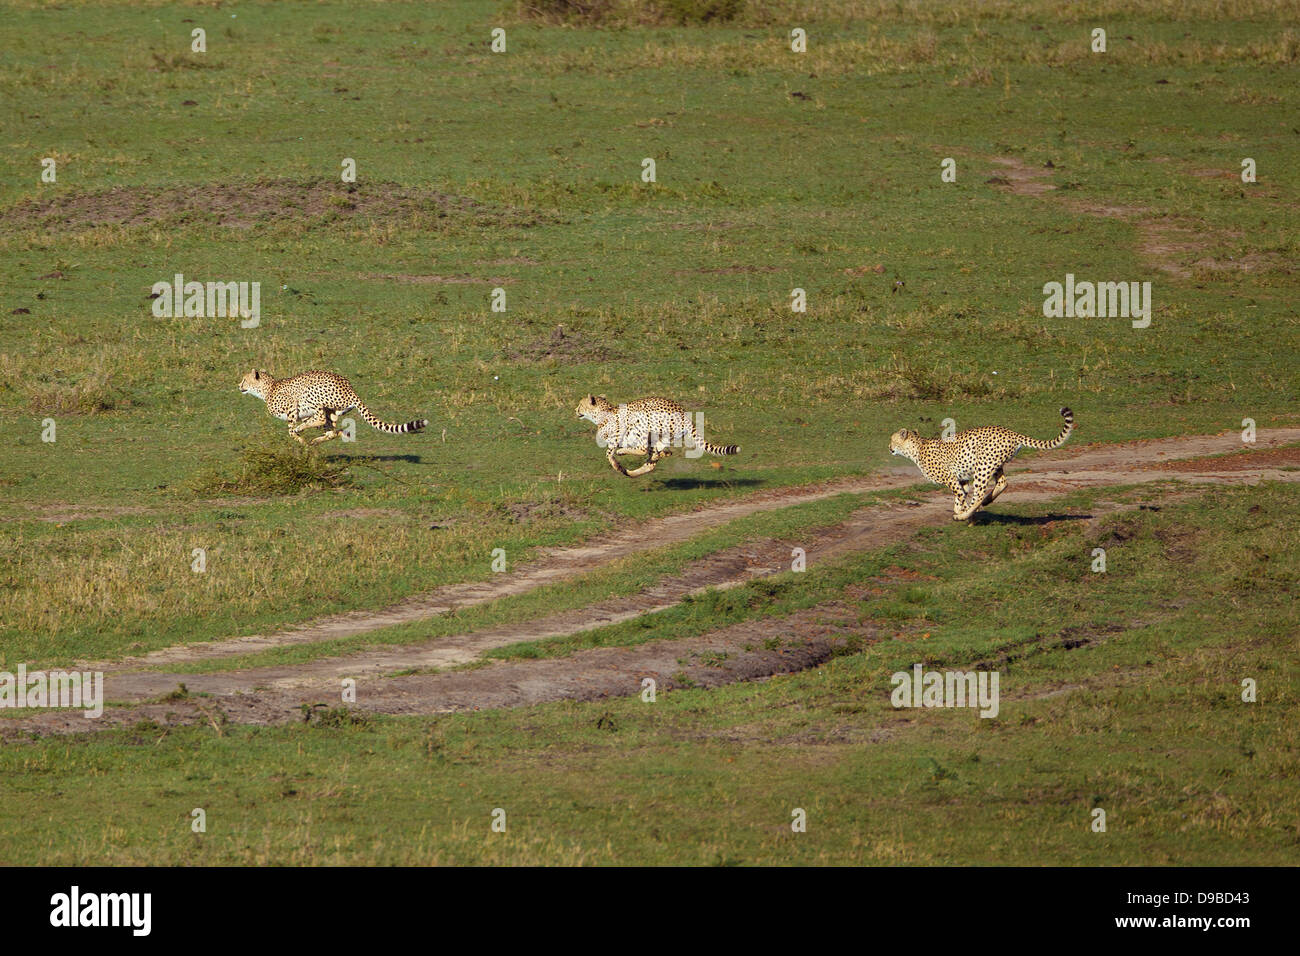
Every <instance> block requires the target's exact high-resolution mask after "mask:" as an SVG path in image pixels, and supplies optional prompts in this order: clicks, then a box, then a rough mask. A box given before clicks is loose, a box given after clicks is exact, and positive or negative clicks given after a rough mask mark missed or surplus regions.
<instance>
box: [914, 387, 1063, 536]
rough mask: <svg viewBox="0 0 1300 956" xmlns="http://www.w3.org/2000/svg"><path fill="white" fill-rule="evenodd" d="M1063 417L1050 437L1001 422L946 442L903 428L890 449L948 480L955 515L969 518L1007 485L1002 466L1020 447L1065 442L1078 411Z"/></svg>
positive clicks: (936, 477)
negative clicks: (1022, 431) (1034, 435)
mask: <svg viewBox="0 0 1300 956" xmlns="http://www.w3.org/2000/svg"><path fill="white" fill-rule="evenodd" d="M1061 417H1062V418H1064V419H1065V425H1064V426H1063V427H1062V428H1061V434H1059V435H1057V436H1056V438H1055V439H1053V440H1052V441H1039V440H1038V439H1036V438H1028V437H1026V436H1025V435H1021V434H1018V433H1017V432H1013V431H1011V430H1010V429H1007V428H1002V427H1000V426H997V425H986V426H984V427H983V428H968V429H966V430H965V431H962V432H958V433H957V434H956V435H954V436H953V437H952V439H951V440H948V441H945V440H944V439H941V438H922V437H921V436H920V435H919V434H918V433H916V432H914V431H912V430H911V429H907V428H904V429H902V430H901V431H896V432H894V434H893V436H892V437H891V438H890V439H889V450H890V452H891V453H893V454H895V455H902V456H903V457H904V458H910V459H911V460H912V461H913V462H915V463H916V466H917V467H918V468H920V469H921V473H922V474H924V475H925V477H927V478H929V479H930V480H931V481H933V482H937V483H938V484H941V485H946V486H947V487H948V488H949V489H950V490H951V491H952V497H953V501H952V517H953V520H954V521H965V520H966V519H968V518H969V517H970V516H971V515H973V514H974V513H975V512H976V511H977V510H978V509H980V508H983V507H984V506H985V505H988V504H992V502H993V500H994V499H995V498H997V496H998V495H1000V494H1002V492H1004V491H1006V490H1007V476H1006V475H1004V474H1003V473H1002V469H1003V467H1004V466H1005V465H1006V464H1007V462H1009V461H1010V460H1011V459H1012V458H1015V457H1016V452H1018V451H1020V449H1021V448H1037V449H1039V450H1041V451H1050V450H1051V449H1053V448H1060V447H1061V446H1062V445H1064V444H1065V440H1066V439H1067V438H1069V437H1070V432H1072V431H1074V413H1073V412H1072V411H1070V410H1069V409H1068V408H1063V409H1061Z"/></svg>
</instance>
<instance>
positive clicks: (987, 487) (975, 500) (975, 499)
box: [953, 475, 993, 521]
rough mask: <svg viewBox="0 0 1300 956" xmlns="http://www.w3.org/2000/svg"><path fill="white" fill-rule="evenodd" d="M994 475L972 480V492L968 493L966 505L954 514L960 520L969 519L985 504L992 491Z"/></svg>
mask: <svg viewBox="0 0 1300 956" xmlns="http://www.w3.org/2000/svg"><path fill="white" fill-rule="evenodd" d="M992 486H993V476H992V475H989V476H988V477H987V478H979V479H977V480H975V481H973V482H971V488H970V493H969V494H968V495H967V498H966V501H967V502H968V503H967V505H966V507H965V508H963V509H962V510H961V511H960V512H959V513H957V514H955V515H953V517H954V518H956V519H957V520H958V521H967V520H969V519H970V516H971V515H973V514H974V513H975V512H976V511H978V510H979V509H980V508H982V507H983V506H984V501H985V499H986V497H987V496H988V495H989V494H990V493H991V492H992Z"/></svg>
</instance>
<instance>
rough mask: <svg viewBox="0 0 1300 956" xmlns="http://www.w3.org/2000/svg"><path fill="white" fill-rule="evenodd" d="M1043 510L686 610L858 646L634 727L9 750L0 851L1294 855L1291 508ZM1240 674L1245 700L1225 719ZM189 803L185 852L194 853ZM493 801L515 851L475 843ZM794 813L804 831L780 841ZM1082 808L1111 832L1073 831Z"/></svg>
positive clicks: (198, 739)
mask: <svg viewBox="0 0 1300 956" xmlns="http://www.w3.org/2000/svg"><path fill="white" fill-rule="evenodd" d="M1104 500H1109V501H1112V502H1123V503H1128V504H1138V505H1142V504H1145V503H1146V502H1148V501H1166V499H1165V496H1164V493H1163V491H1161V490H1158V489H1142V490H1133V491H1130V492H1123V491H1117V492H1111V493H1108V494H1104V495H1097V496H1078V497H1076V498H1075V499H1074V500H1073V501H1072V502H1071V503H1070V505H1069V506H1068V508H1067V510H1068V511H1076V510H1081V509H1087V508H1090V507H1095V506H1096V505H1097V504H1099V503H1101V502H1102V501H1104ZM1052 513H1053V512H1050V511H1047V510H1046V509H1042V508H1016V509H1012V510H1011V513H1010V514H1009V515H1007V516H1005V518H1006V520H1002V521H997V522H989V523H987V524H983V525H978V526H973V527H972V528H970V529H968V530H969V531H970V532H971V533H970V534H966V535H951V534H946V533H941V532H938V531H936V533H933V534H928V535H924V536H922V537H921V538H919V539H918V540H917V541H916V542H914V543H913V544H911V545H909V546H906V547H900V548H895V549H891V550H889V551H886V552H882V553H880V554H870V555H863V556H862V557H860V558H855V559H852V560H850V561H848V562H846V563H844V564H842V565H840V566H837V567H836V568H834V569H832V570H830V571H829V572H828V574H827V575H825V576H823V577H821V578H820V579H814V577H813V575H811V574H808V575H805V576H798V575H795V576H790V577H788V578H787V579H785V580H784V581H770V582H760V583H759V584H758V585H756V586H755V590H756V592H757V595H756V596H757V597H758V604H757V605H756V606H755V605H752V604H747V603H746V602H745V601H743V600H736V601H733V600H731V599H729V598H726V597H719V598H718V599H716V600H710V601H707V602H704V603H703V604H702V605H699V606H697V607H695V608H693V609H690V610H689V611H688V612H686V613H690V614H692V615H694V616H695V618H696V620H695V621H693V622H692V625H693V626H695V627H702V628H709V627H714V626H723V625H726V624H728V623H732V622H734V621H736V620H738V619H739V618H738V613H741V609H742V608H745V607H748V608H749V610H748V611H745V612H744V613H763V614H770V615H773V616H774V617H775V618H776V619H777V620H780V619H781V618H782V617H783V616H786V615H788V614H789V613H790V612H791V610H792V609H793V608H796V607H800V606H804V605H806V604H807V603H809V602H811V603H812V604H813V605H814V606H816V607H819V608H821V609H822V612H823V613H824V614H826V615H827V616H828V617H829V618H833V619H834V620H836V621H838V622H840V625H841V626H843V627H844V628H845V631H846V633H849V627H850V624H861V623H864V622H870V623H872V624H874V625H875V626H877V627H878V628H879V634H880V637H879V638H878V639H876V640H872V641H865V642H862V641H859V642H855V641H852V640H849V641H846V642H845V643H844V644H843V645H842V646H841V648H840V650H839V652H838V653H837V656H835V657H834V658H833V659H832V660H831V661H829V662H828V663H826V664H825V665H823V666H822V667H819V668H816V669H813V670H810V671H805V672H803V673H800V674H795V675H791V676H783V677H774V678H772V679H771V680H769V681H766V682H762V683H752V684H737V685H732V686H730V687H723V688H719V689H715V690H707V691H706V690H691V689H682V690H675V691H672V692H670V693H661V694H660V695H658V699H657V700H656V702H654V703H652V704H651V703H643V702H642V701H641V700H640V699H639V698H637V697H630V698H625V699H619V700H608V701H599V702H594V703H581V704H580V703H574V702H561V703H557V704H548V705H543V706H539V707H533V708H528V709H526V710H518V709H515V710H504V711H489V712H483V713H466V714H456V715H447V716H442V717H434V718H389V717H374V716H369V715H366V714H364V713H357V712H348V711H342V710H336V711H327V712H324V713H322V714H319V715H318V716H317V717H316V718H315V719H314V720H312V721H311V722H309V723H306V722H305V723H300V724H298V725H296V726H292V725H291V726H288V727H279V728H265V727H260V728H250V727H241V726H236V725H230V724H222V723H220V722H219V721H214V722H213V723H212V725H211V726H203V727H191V728H175V727H166V726H161V725H159V724H156V723H152V722H142V723H140V724H138V725H136V726H133V727H130V728H126V729H123V730H117V731H105V732H102V733H99V734H95V735H91V736H88V737H84V738H73V739H51V738H45V739H39V740H32V741H26V742H24V741H20V740H10V741H9V743H8V744H7V745H6V746H4V747H3V748H0V773H2V774H3V777H4V779H5V780H6V786H7V793H8V796H7V798H6V800H5V801H4V803H3V811H2V812H3V814H4V818H5V821H4V825H3V826H0V859H5V860H7V861H9V862H22V861H23V860H27V859H32V860H34V859H40V860H42V861H45V862H49V861H61V862H69V863H72V862H86V861H90V860H94V861H102V862H116V863H132V862H135V863H140V862H171V863H268V862H274V863H286V862H287V863H310V864H319V863H415V864H421V863H435V862H438V863H469V862H495V863H611V862H617V863H668V862H675V863H858V864H861V863H903V864H933V863H983V864H1012V863H1031V864H1037V863H1094V864H1135V863H1145V864H1152V863H1155V864H1169V863H1181V864H1202V865H1210V864H1222V863H1224V862H1228V861H1231V862H1235V863H1250V864H1285V863H1288V862H1292V861H1294V859H1295V854H1296V852H1297V843H1298V842H1300V832H1298V831H1297V829H1296V819H1297V812H1298V811H1300V805H1297V800H1298V799H1300V796H1298V795H1300V788H1297V786H1296V773H1297V769H1296V768H1297V766H1300V763H1298V762H1297V759H1296V758H1297V753H1298V752H1300V739H1298V738H1297V731H1296V728H1297V726H1300V724H1297V722H1296V720H1295V715H1296V707H1297V701H1296V697H1295V688H1296V686H1297V679H1298V677H1300V674H1297V664H1296V657H1295V655H1294V653H1293V650H1294V633H1295V627H1296V624H1297V621H1296V617H1295V615H1296V611H1295V600H1294V597H1295V595H1294V593H1293V592H1294V587H1295V581H1296V579H1297V574H1298V573H1300V551H1298V550H1297V549H1296V547H1295V544H1294V542H1293V541H1287V540H1283V539H1280V538H1279V537H1278V536H1277V535H1276V534H1275V533H1274V528H1275V525H1274V521H1275V520H1277V521H1286V522H1291V523H1294V522H1295V521H1296V520H1298V519H1300V511H1298V509H1297V499H1296V496H1295V495H1294V493H1293V492H1291V491H1290V490H1289V489H1286V488H1281V487H1277V486H1268V485H1266V486H1262V487H1260V488H1258V489H1249V490H1245V489H1231V490H1211V491H1208V492H1201V493H1195V494H1191V495H1185V496H1183V497H1182V499H1181V500H1180V501H1179V502H1178V503H1176V504H1169V503H1167V501H1166V503H1165V504H1163V505H1147V507H1145V508H1141V507H1139V508H1136V509H1134V510H1131V511H1128V512H1125V513H1123V514H1116V515H1112V516H1111V517H1107V518H1101V519H1098V520H1096V521H1071V520H1065V519H1060V518H1058V519H1056V520H1050V521H1045V519H1048V518H1050V516H1051V514H1052ZM945 530H946V529H945ZM1096 546H1103V547H1106V548H1107V549H1108V552H1109V553H1110V555H1111V562H1112V563H1111V567H1110V569H1109V570H1108V571H1107V572H1106V573H1104V574H1100V573H1093V572H1091V571H1090V570H1089V563H1090V560H1091V558H1090V552H1091V549H1092V548H1093V547H1096ZM800 577H802V580H796V579H798V578H800ZM845 612H847V617H846V613H845ZM1067 621H1068V622H1069V623H1066V622H1067ZM662 631H663V627H662V626H661V627H660V632H661V633H662ZM797 638H798V634H796V633H793V632H792V633H790V634H789V636H788V637H787V638H785V639H786V640H790V641H794V640H797ZM916 662H921V663H923V664H924V665H925V666H926V667H927V668H971V667H990V666H992V667H996V668H997V669H999V670H1000V671H1001V673H1002V675H1003V677H1002V684H1001V695H1002V699H1001V708H1000V712H999V714H998V716H997V718H996V719H981V718H980V717H978V716H977V715H976V713H975V712H974V711H971V710H942V709H939V710H895V709H894V708H893V707H891V705H890V700H889V696H890V691H891V688H892V685H891V683H890V675H891V674H892V673H894V672H896V671H900V670H904V671H906V670H910V668H911V666H912V664H913V663H916ZM1247 677H1249V678H1252V679H1254V680H1255V681H1256V682H1257V684H1258V687H1259V700H1258V702H1257V703H1254V704H1247V703H1243V702H1242V701H1241V698H1240V692H1241V682H1242V680H1243V679H1244V678H1247ZM214 703H215V702H214ZM55 783H57V788H56V789H57V792H54V791H53V790H52V789H51V788H52V787H54V785H55ZM194 807H202V808H204V809H205V810H206V812H207V820H208V831H207V832H206V833H204V834H194V833H192V832H191V831H190V811H191V810H192V809H193V808H194ZM498 807H499V808H503V809H504V810H505V811H506V815H507V817H506V818H507V831H506V833H504V834H499V833H497V834H494V833H492V832H491V831H490V829H489V827H490V822H491V817H490V815H491V813H492V811H493V810H494V809H495V808H498ZM796 807H801V808H803V809H805V810H806V811H807V812H808V820H809V825H808V830H807V832H806V833H802V834H794V833H792V832H791V830H790V821H791V811H792V810H793V809H794V808H796ZM1098 807H1100V808H1102V809H1104V810H1106V814H1107V831H1106V833H1104V834H1102V833H1095V832H1092V831H1091V829H1090V823H1091V822H1092V815H1091V811H1092V810H1093V809H1094V808H1098ZM19 821H21V828H19V827H18V823H19ZM19 834H21V836H20V835H19Z"/></svg>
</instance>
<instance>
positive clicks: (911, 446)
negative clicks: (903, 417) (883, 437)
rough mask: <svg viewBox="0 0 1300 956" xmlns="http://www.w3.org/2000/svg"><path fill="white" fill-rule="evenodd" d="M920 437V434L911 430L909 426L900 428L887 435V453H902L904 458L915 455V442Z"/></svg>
mask: <svg viewBox="0 0 1300 956" xmlns="http://www.w3.org/2000/svg"><path fill="white" fill-rule="evenodd" d="M920 438H921V436H920V434H918V433H917V432H914V431H912V429H910V428H900V429H899V430H898V431H896V432H894V434H892V435H890V436H889V453H890V454H891V455H902V456H903V457H904V458H912V459H915V457H916V443H917V441H919V440H920Z"/></svg>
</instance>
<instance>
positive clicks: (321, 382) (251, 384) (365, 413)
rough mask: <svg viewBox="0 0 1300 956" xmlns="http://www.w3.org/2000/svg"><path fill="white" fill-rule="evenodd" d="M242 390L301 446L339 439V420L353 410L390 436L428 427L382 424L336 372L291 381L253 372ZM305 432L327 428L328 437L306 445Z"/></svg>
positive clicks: (306, 374) (424, 422)
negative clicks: (285, 426) (257, 400)
mask: <svg viewBox="0 0 1300 956" xmlns="http://www.w3.org/2000/svg"><path fill="white" fill-rule="evenodd" d="M239 390H240V391H241V392H243V393H244V394H245V395H256V396H257V397H258V398H260V399H261V400H262V401H264V402H266V410H267V411H268V412H270V413H271V414H272V415H274V416H275V417H276V418H282V419H284V420H285V421H287V422H288V423H289V434H290V435H292V436H293V437H294V440H295V441H297V442H298V444H300V445H306V444H312V445H318V444H320V443H321V442H323V441H329V440H330V439H331V438H338V437H339V435H340V434H341V433H340V432H339V430H338V424H339V419H340V418H342V417H343V416H344V415H345V414H347V413H348V412H350V411H352V409H354V408H355V409H356V410H357V411H358V412H360V413H361V417H362V418H364V419H365V420H366V421H367V422H369V423H370V424H371V425H373V426H374V427H375V428H378V429H379V430H380V431H381V432H388V433H389V434H397V433H399V432H418V431H419V430H420V429H422V428H424V426H425V425H427V424H429V421H428V419H426V418H417V419H416V420H415V421H413V422H407V423H406V424H404V425H390V424H388V423H387V422H382V421H380V420H379V419H378V418H376V417H375V416H374V415H371V414H370V409H368V408H366V406H365V405H364V404H362V402H361V399H359V398H357V393H356V392H354V391H353V390H352V386H351V385H350V384H349V383H348V380H347V379H346V378H344V377H343V376H342V375H335V374H334V373H333V372H303V373H302V374H300V375H294V376H291V377H289V378H272V377H271V376H270V375H268V374H267V373H266V372H263V371H260V370H258V369H254V370H253V371H251V372H249V373H248V374H247V375H245V376H244V377H243V379H241V380H240V382H239ZM306 428H324V429H325V434H323V435H318V436H317V437H316V438H313V439H312V440H311V441H310V442H306V441H304V440H303V437H302V435H301V432H302V431H303V430H304V429H306Z"/></svg>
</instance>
